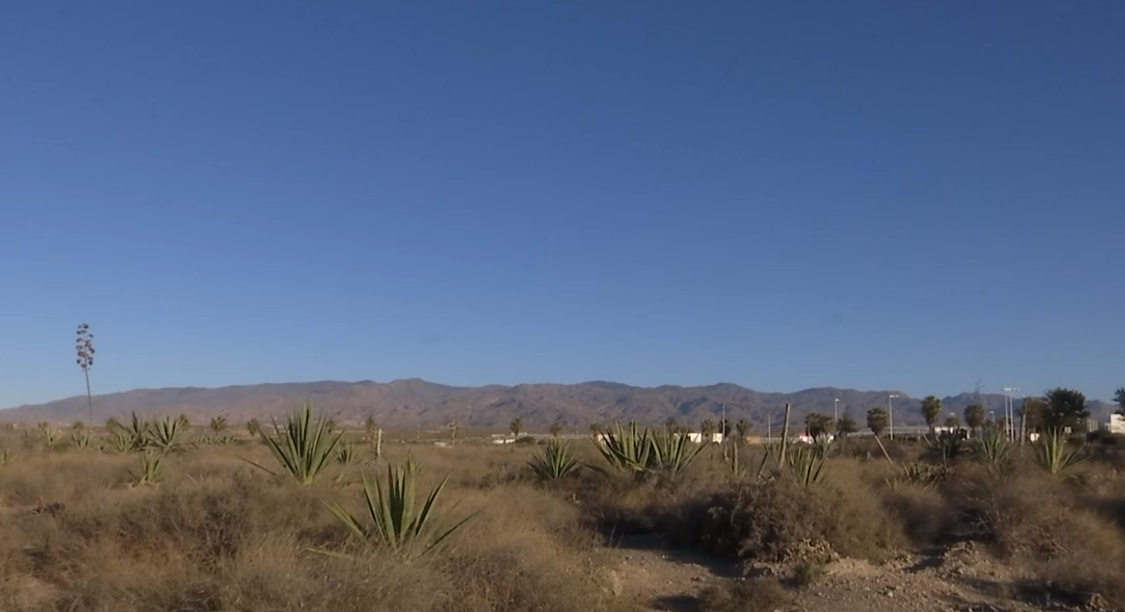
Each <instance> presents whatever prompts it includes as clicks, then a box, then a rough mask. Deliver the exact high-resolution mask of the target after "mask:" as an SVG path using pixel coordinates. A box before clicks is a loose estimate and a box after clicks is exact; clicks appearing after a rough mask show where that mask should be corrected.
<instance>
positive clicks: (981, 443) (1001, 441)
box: [975, 427, 1012, 469]
mask: <svg viewBox="0 0 1125 612" xmlns="http://www.w3.org/2000/svg"><path fill="white" fill-rule="evenodd" d="M1011 447H1012V445H1011V443H1010V442H1009V441H1008V438H1007V437H1006V436H1005V435H1004V434H1003V432H1001V431H1000V429H999V428H997V427H989V428H988V429H985V430H984V431H983V432H982V433H981V435H980V437H979V438H978V439H977V443H976V449H975V450H976V454H977V456H978V457H980V458H981V459H982V460H983V461H984V462H985V463H986V464H988V465H989V467H992V468H994V469H998V468H1000V467H1001V466H1002V465H1004V464H1005V463H1006V462H1007V460H1008V455H1009V454H1010V453H1011Z"/></svg>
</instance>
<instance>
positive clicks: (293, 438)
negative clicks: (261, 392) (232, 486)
mask: <svg viewBox="0 0 1125 612" xmlns="http://www.w3.org/2000/svg"><path fill="white" fill-rule="evenodd" d="M271 420H272V421H273V431H274V435H273V436H269V435H266V433H265V432H264V431H262V432H259V434H258V435H259V436H260V437H261V439H262V442H263V443H265V445H266V446H267V447H268V448H269V449H270V453H272V454H273V456H274V458H275V459H277V462H278V463H280V464H281V467H282V469H284V470H285V471H286V472H288V473H289V475H290V476H292V477H293V479H294V480H296V481H297V482H298V483H300V484H302V485H308V484H312V483H313V481H315V480H316V477H317V475H318V474H320V472H321V471H323V470H324V468H325V467H326V466H327V465H328V464H329V463H331V461H332V459H333V458H334V457H335V451H336V446H337V445H338V444H339V443H340V437H341V436H342V435H343V432H338V433H334V432H333V430H332V426H331V423H330V422H329V420H328V419H327V418H325V417H324V416H318V417H316V419H315V420H314V419H313V408H312V405H310V404H305V405H304V406H302V407H301V409H300V410H299V411H297V413H296V414H293V415H290V416H289V417H287V418H286V420H285V427H284V428H283V427H281V426H280V425H278V424H277V419H271ZM254 465H256V466H258V467H260V468H262V469H264V470H266V471H267V472H271V473H273V472H272V471H271V470H268V469H266V468H265V467H263V466H261V465H258V464H257V463H255V464H254Z"/></svg>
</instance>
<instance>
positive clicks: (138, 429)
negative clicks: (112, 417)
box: [107, 412, 152, 451]
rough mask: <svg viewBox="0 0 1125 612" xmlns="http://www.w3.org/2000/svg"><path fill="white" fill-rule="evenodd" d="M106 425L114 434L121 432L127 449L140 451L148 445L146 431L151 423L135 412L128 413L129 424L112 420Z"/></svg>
mask: <svg viewBox="0 0 1125 612" xmlns="http://www.w3.org/2000/svg"><path fill="white" fill-rule="evenodd" d="M107 427H109V428H110V430H111V431H113V432H114V434H121V435H123V436H124V437H125V438H126V440H127V441H128V444H129V449H128V450H130V451H141V450H144V448H145V446H147V445H148V431H149V429H150V428H151V427H152V424H151V423H150V422H149V421H148V420H147V419H145V418H143V417H140V416H137V413H136V412H133V413H130V419H129V424H127V425H121V424H120V423H118V422H117V421H113V422H112V424H110V423H107Z"/></svg>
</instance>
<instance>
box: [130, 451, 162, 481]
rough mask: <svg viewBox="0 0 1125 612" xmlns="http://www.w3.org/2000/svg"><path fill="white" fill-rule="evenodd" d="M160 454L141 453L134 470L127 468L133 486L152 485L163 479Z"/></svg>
mask: <svg viewBox="0 0 1125 612" xmlns="http://www.w3.org/2000/svg"><path fill="white" fill-rule="evenodd" d="M162 461H163V460H162V459H161V457H160V455H158V454H156V453H150V452H145V453H142V454H141V456H140V459H139V463H138V465H137V468H136V469H135V470H129V475H130V476H132V477H133V485H134V486H153V485H156V484H158V483H159V482H160V481H161V480H164V466H163V464H162Z"/></svg>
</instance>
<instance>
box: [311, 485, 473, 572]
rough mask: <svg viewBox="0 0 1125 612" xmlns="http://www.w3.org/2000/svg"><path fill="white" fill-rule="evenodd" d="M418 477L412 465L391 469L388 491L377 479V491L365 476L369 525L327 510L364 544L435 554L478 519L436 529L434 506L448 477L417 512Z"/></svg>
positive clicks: (331, 506)
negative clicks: (415, 548) (459, 531)
mask: <svg viewBox="0 0 1125 612" xmlns="http://www.w3.org/2000/svg"><path fill="white" fill-rule="evenodd" d="M416 474H417V467H416V466H413V467H412V466H411V465H410V464H407V465H394V466H391V465H388V466H387V483H386V488H384V486H383V485H382V484H381V483H380V482H379V480H378V479H376V480H375V482H374V489H372V483H371V482H370V481H369V480H368V479H367V477H366V476H364V478H363V501H364V510H365V511H366V515H367V516H366V517H365V518H366V519H367V521H363V520H361V519H360V518H359V517H356V516H355V515H353V514H351V513H350V512H348V511H347V510H345V509H344V508H343V507H341V506H340V505H339V504H336V503H331V504H329V505H328V508H329V510H331V511H332V513H333V514H334V515H335V516H336V517H337V518H338V519H339V520H340V522H341V523H343V524H344V526H345V527H346V528H347V529H348V531H350V532H351V533H352V535H354V536H355V537H356V538H358V539H360V540H362V541H364V542H369V543H372V544H375V545H379V546H384V547H386V548H389V549H391V550H393V551H395V552H399V553H402V552H405V551H406V550H407V549H408V548H412V547H413V545H415V544H417V545H422V546H423V548H422V549H421V550H422V552H426V551H429V550H432V549H433V548H434V547H436V546H437V545H439V544H441V543H442V542H443V541H444V540H445V539H446V538H448V537H449V536H450V535H452V534H453V533H454V532H455V531H457V530H458V529H460V528H461V526H462V525H464V524H465V523H466V522H468V521H469V520H470V519H471V518H473V516H475V515H469V516H467V517H465V518H463V519H461V520H460V521H458V522H457V523H455V524H453V525H452V526H450V527H448V528H445V529H442V530H440V531H439V530H438V528H437V527H436V525H435V523H436V521H437V518H436V511H435V504H436V503H437V499H438V497H439V496H440V495H441V492H442V490H443V489H444V488H445V483H446V482H447V480H448V479H449V477H448V476H446V477H445V478H443V479H442V481H441V482H440V483H438V485H437V486H436V487H434V488H433V490H431V491H430V493H429V495H427V496H426V499H425V501H424V502H423V504H422V507H421V508H420V509H418V510H417V511H415V499H414V497H415V496H414V488H415V479H416Z"/></svg>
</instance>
